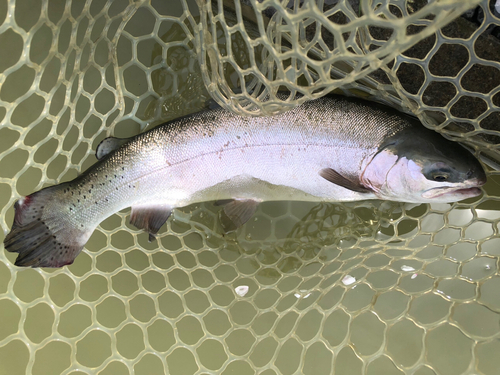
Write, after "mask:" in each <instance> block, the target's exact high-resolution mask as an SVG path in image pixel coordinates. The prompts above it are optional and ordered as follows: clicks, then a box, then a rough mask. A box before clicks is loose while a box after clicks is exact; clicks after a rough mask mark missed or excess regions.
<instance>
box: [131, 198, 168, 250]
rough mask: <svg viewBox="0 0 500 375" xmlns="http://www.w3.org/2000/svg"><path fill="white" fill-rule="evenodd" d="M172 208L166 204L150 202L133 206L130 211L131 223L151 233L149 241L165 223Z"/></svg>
mask: <svg viewBox="0 0 500 375" xmlns="http://www.w3.org/2000/svg"><path fill="white" fill-rule="evenodd" d="M171 213H172V209H171V208H170V207H168V206H165V205H157V204H148V205H140V206H133V207H132V212H131V213H130V224H132V225H133V226H135V227H136V228H138V229H142V230H144V231H146V232H148V233H149V242H151V241H153V240H154V239H155V235H156V234H157V233H158V231H159V230H160V228H161V227H162V226H163V224H165V222H166V221H167V219H168V218H169V216H170V214H171Z"/></svg>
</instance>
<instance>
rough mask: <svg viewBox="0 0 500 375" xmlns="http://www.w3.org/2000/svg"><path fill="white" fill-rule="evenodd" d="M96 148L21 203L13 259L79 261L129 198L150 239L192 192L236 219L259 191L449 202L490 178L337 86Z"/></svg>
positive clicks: (432, 136) (299, 197) (249, 211)
mask: <svg viewBox="0 0 500 375" xmlns="http://www.w3.org/2000/svg"><path fill="white" fill-rule="evenodd" d="M96 155H97V158H98V159H99V161H98V162H97V163H96V164H95V165H93V166H92V167H91V168H89V169H88V170H87V171H86V172H84V173H83V174H81V175H80V176H78V177H77V178H75V179H74V180H73V181H69V182H64V183H61V184H59V185H56V186H52V187H48V188H45V189H42V190H40V191H38V192H36V193H33V194H31V195H28V196H27V197H24V198H21V199H19V200H18V201H17V202H16V203H15V218H14V223H13V225H12V230H11V232H10V233H9V234H8V235H7V236H6V238H5V241H4V243H5V248H6V249H7V250H8V251H10V252H16V253H19V255H18V257H17V260H16V265H19V266H31V267H61V266H64V265H67V264H71V263H72V262H73V260H74V259H75V257H76V256H77V255H78V254H79V253H80V251H81V250H82V249H83V247H84V245H85V243H86V242H87V240H88V239H89V237H90V235H91V234H92V232H93V231H94V229H95V228H96V227H97V225H98V224H99V223H100V222H101V221H103V220H104V219H106V218H107V217H109V216H110V215H112V214H114V213H115V212H118V211H120V210H122V209H124V208H126V207H129V206H130V207H132V210H131V214H130V222H131V224H133V225H134V226H136V227H137V228H140V229H143V230H145V231H147V232H149V233H150V238H151V239H152V238H154V235H155V234H156V233H157V232H158V230H159V229H160V227H161V226H162V225H163V224H164V223H165V222H166V220H167V219H168V217H169V215H170V213H171V210H172V209H173V208H175V207H182V206H186V205H189V204H192V203H196V202H203V201H219V202H220V203H221V204H223V205H224V208H223V210H224V212H225V213H226V215H227V216H228V217H229V218H230V219H231V220H232V221H233V223H234V224H235V225H236V226H240V225H243V224H244V223H245V222H246V221H247V220H249V218H250V217H251V216H252V215H253V213H254V212H255V208H256V206H257V204H258V203H259V202H262V201H269V200H295V201H318V202H331V201H335V202H339V201H356V200H365V199H385V200H393V201H402V202H416V203H420V202H452V201H458V200H462V199H465V198H470V197H474V196H477V195H479V194H480V193H481V189H480V186H481V185H483V184H484V183H485V181H486V175H485V172H484V170H483V168H482V166H481V164H480V163H479V162H478V160H477V159H476V158H474V157H473V155H472V154H471V153H470V152H469V151H467V150H466V149H465V148H463V147H462V146H460V145H459V144H457V143H455V142H452V141H448V140H446V139H445V138H443V137H442V136H440V135H439V134H437V133H435V132H433V131H431V130H429V129H426V128H425V127H424V126H422V124H420V123H419V122H418V121H417V120H416V119H414V118H412V117H409V116H406V115H403V114H401V113H399V112H396V111H394V110H392V109H389V108H387V107H384V106H381V105H378V104H374V103H369V102H364V101H360V100H357V99H348V98H343V97H336V96H329V97H324V98H321V99H318V100H314V101H310V102H307V103H305V104H303V105H302V106H300V107H297V108H295V109H292V110H290V111H288V112H286V113H283V114H279V115H276V116H271V117H253V118H252V117H241V116H237V115H234V114H231V113H229V112H227V111H225V110H223V109H221V108H219V109H211V110H206V111H203V112H200V113H197V114H194V115H191V116H188V117H184V118H180V119H177V120H174V121H171V122H168V123H166V124H164V125H162V126H159V127H157V128H154V129H152V130H151V131H148V132H145V133H143V134H140V135H137V136H135V137H133V138H131V139H125V140H124V139H118V138H113V137H110V138H107V139H105V140H104V141H102V142H101V144H100V145H99V146H98V148H97V150H96Z"/></svg>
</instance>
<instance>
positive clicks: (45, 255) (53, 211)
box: [4, 186, 91, 267]
mask: <svg viewBox="0 0 500 375" xmlns="http://www.w3.org/2000/svg"><path fill="white" fill-rule="evenodd" d="M58 187H59V186H54V187H50V188H46V189H43V190H40V191H38V192H36V193H33V194H31V195H28V196H27V197H24V198H21V199H19V200H18V201H17V202H16V203H15V205H14V209H15V216H14V223H13V224H12V229H11V231H10V233H9V234H8V235H7V236H6V237H5V240H4V245H5V249H6V250H7V251H9V252H12V253H18V254H19V255H18V257H17V259H16V263H15V264H16V266H24V267H62V266H65V265H68V264H71V263H73V261H74V259H75V258H76V256H77V255H78V254H79V253H80V251H81V250H82V249H83V246H84V245H85V243H86V241H87V239H88V237H89V236H90V234H91V232H90V233H86V231H85V232H84V231H83V229H84V228H76V227H75V225H72V224H71V220H69V218H68V217H66V215H65V212H64V210H63V209H61V207H64V206H63V204H62V203H61V202H60V200H59V199H58V197H57V192H58ZM58 207H59V208H58Z"/></svg>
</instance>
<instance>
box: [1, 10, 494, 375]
mask: <svg viewBox="0 0 500 375" xmlns="http://www.w3.org/2000/svg"><path fill="white" fill-rule="evenodd" d="M360 3H361V4H362V5H361V9H360V6H359V5H358V3H357V2H355V1H350V2H348V1H328V0H325V1H317V2H315V3H312V2H310V1H303V2H302V1H300V2H299V1H292V2H289V1H282V2H279V1H277V0H268V1H263V2H256V1H250V2H248V3H245V2H241V3H240V2H234V3H233V2H224V3H223V2H222V1H213V2H212V3H210V2H204V1H200V2H199V3H196V2H195V1H187V0H176V1H171V0H169V1H165V0H163V1H160V0H151V1H108V0H93V1H91V0H88V1H69V0H68V1H65V0H51V1H42V0H17V1H14V0H9V1H7V0H5V1H0V46H1V47H2V53H1V54H0V72H1V74H0V121H1V127H0V213H1V214H0V225H1V227H2V229H3V231H2V233H1V234H0V237H1V238H0V239H1V240H2V241H3V238H4V236H5V234H4V232H7V231H8V229H9V227H10V224H11V223H12V220H13V213H14V212H13V204H14V202H15V200H16V199H18V198H19V197H20V196H23V195H27V194H30V193H32V192H33V191H35V190H38V189H40V188H42V187H44V186H48V185H52V184H55V183H57V182H61V181H66V180H69V179H72V178H74V177H76V175H77V173H79V172H81V171H83V170H85V169H86V168H88V167H89V166H90V165H92V164H93V163H94V162H95V157H94V150H95V148H96V145H97V144H98V143H99V142H100V141H101V140H102V139H104V138H105V137H106V136H108V135H114V136H118V137H126V136H131V135H134V134H137V133H139V132H141V131H144V130H146V129H148V128H150V127H152V126H155V125H158V124H159V123H161V122H163V121H166V120H168V119H172V118H175V117H179V116H181V115H184V114H187V113H190V112H193V111H196V110H198V109H200V108H202V107H203V106H204V104H205V102H206V101H207V100H208V99H209V98H210V97H213V98H214V99H216V100H217V101H218V102H219V103H220V104H221V105H223V106H225V107H227V108H230V109H231V110H234V111H236V112H239V113H249V114H254V115H255V114H267V113H274V112H276V111H281V110H284V109H286V108H289V107H290V106H293V105H297V104H299V103H300V102H301V101H303V100H307V99H310V98H312V97H316V96H320V95H323V94H325V93H326V92H327V91H330V90H332V89H334V88H339V89H341V90H343V91H344V92H345V93H346V94H350V95H353V94H355V95H358V96H362V97H368V98H373V99H377V100H379V101H384V102H386V103H389V104H391V105H393V106H396V107H399V108H400V109H402V110H405V111H408V112H410V111H411V112H413V113H415V114H417V115H418V116H419V117H420V118H421V119H422V120H423V122H424V124H425V125H426V126H428V127H431V128H433V129H436V130H438V131H440V132H441V133H443V134H445V135H446V136H449V137H452V138H455V139H460V140H461V141H462V142H463V143H464V144H466V145H468V146H470V147H472V148H474V149H475V150H476V152H477V153H478V155H479V156H481V157H482V158H483V159H484V160H485V161H487V162H488V163H489V164H490V165H492V166H494V167H495V166H496V155H497V154H498V147H497V144H498V139H499V138H498V137H499V136H500V133H499V131H500V129H499V125H498V123H499V122H498V119H499V106H500V102H499V99H500V94H498V93H499V91H500V63H499V61H500V55H499V51H500V48H499V41H498V39H497V37H496V36H495V35H494V34H495V30H497V29H496V28H497V27H500V18H499V13H498V10H497V9H496V8H495V5H496V4H495V2H488V1H486V0H485V1H481V2H480V4H479V8H477V9H476V10H475V11H474V15H475V17H476V18H475V19H476V21H477V22H475V23H474V22H471V21H470V20H467V19H465V18H457V19H455V20H454V21H452V20H453V18H454V17H455V16H457V15H459V14H461V13H463V12H464V11H466V10H467V9H468V8H470V7H473V6H474V5H476V4H478V1H451V0H449V1H430V2H427V1H401V0H394V1H372V2H363V1H362V2H360ZM231 5H232V6H231ZM451 21H452V22H451ZM449 22H451V23H449ZM198 61H201V62H202V64H201V69H200V65H199V63H198ZM279 88H287V89H288V90H290V92H291V94H290V96H289V98H288V99H287V100H286V101H285V102H283V101H281V100H280V99H279V98H277V97H276V92H277V90H278V89H279ZM300 95H303V96H302V97H301V96H300ZM497 174H498V172H496V171H495V170H491V171H490V172H489V182H488V184H487V185H486V186H485V189H484V191H485V194H484V195H483V196H482V197H480V198H477V199H473V200H469V201H465V202H460V203H455V204H439V205H434V204H433V205H427V204H425V205H411V204H402V203H393V202H379V201H370V202H358V203H346V204H320V205H315V204H305V203H289V202H279V203H278V202H268V203H264V204H262V205H260V206H259V209H258V212H257V214H256V216H255V218H254V219H252V221H251V222H249V223H247V224H246V225H245V226H244V227H243V228H241V229H240V230H239V231H237V232H236V233H233V234H231V235H229V236H222V235H221V234H220V230H219V227H218V223H219V220H218V208H216V207H214V206H213V205H212V204H210V203H206V204H199V205H195V206H190V207H186V208H182V209H178V210H176V211H175V212H174V215H173V218H171V219H170V220H169V221H168V223H167V224H166V225H165V227H164V228H163V229H162V231H161V232H160V235H159V238H158V241H157V242H153V243H149V242H148V238H147V235H146V234H144V233H141V232H140V231H138V230H136V229H135V228H133V227H131V226H130V225H129V224H128V214H129V212H128V210H125V211H123V212H119V213H117V214H115V215H113V216H111V217H110V218H108V219H107V220H106V221H104V222H103V223H102V224H101V225H100V226H99V227H98V229H97V230H96V231H95V232H94V233H93V235H92V237H91V239H90V240H89V242H88V244H87V246H86V249H85V250H84V252H83V253H82V254H80V255H79V256H78V257H77V259H76V261H75V263H74V264H73V265H71V266H69V267H65V268H62V269H56V270H49V269H21V268H17V267H15V266H13V260H14V258H15V257H14V255H13V254H8V253H6V252H4V251H1V252H0V322H1V324H0V373H2V374H3V373H5V374H23V373H30V374H47V373H50V374H73V375H76V374H101V375H104V374H132V373H134V374H157V373H169V374H179V375H180V374H182V375H184V374H206V373H221V374H230V373H238V374H256V373H258V374H265V375H271V374H330V373H336V374H403V373H409V374H418V375H427V374H450V375H456V374H473V373H474V374H488V375H489V374H496V373H497V371H498V368H500V360H499V358H498V351H499V350H500V344H499V340H498V339H499V337H500V327H499V318H500V293H499V290H500V277H499V274H498V267H499V261H498V258H499V256H500V250H499V249H500V246H499V245H500V240H499V239H498V231H499V223H500V212H499V209H500V205H499V203H498V202H499V200H498V196H500V190H499V189H498V187H497V185H498V181H499V178H498V176H497Z"/></svg>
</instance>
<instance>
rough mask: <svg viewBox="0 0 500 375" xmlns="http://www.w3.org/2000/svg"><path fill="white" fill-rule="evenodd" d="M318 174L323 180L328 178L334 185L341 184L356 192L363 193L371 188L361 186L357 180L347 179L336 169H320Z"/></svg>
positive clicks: (368, 191) (369, 191)
mask: <svg viewBox="0 0 500 375" xmlns="http://www.w3.org/2000/svg"><path fill="white" fill-rule="evenodd" d="M319 175H320V176H321V177H323V178H324V179H325V180H328V181H330V182H331V183H333V184H335V185H339V186H342V187H343V188H346V189H349V190H352V191H355V192H357V193H363V194H365V193H371V192H372V191H371V190H369V189H367V188H365V187H364V186H362V185H361V183H360V182H359V181H353V180H351V179H348V178H346V177H344V176H342V175H341V174H340V173H338V172H337V171H335V170H333V169H332V168H325V169H322V170H321V171H319Z"/></svg>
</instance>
